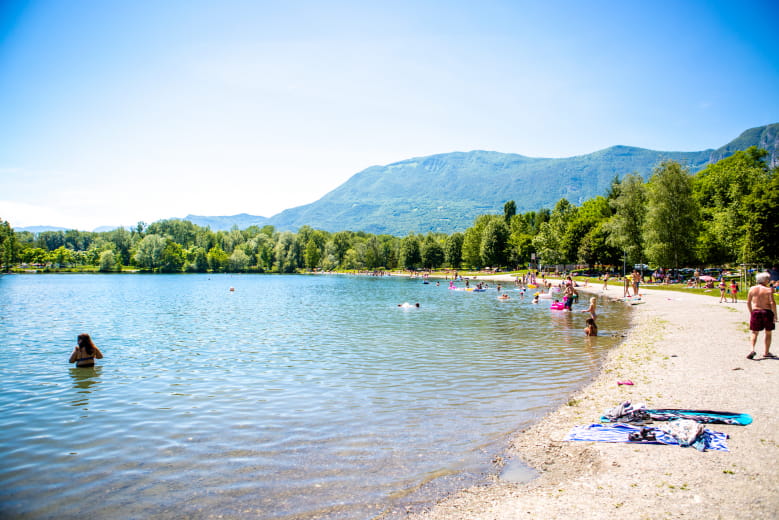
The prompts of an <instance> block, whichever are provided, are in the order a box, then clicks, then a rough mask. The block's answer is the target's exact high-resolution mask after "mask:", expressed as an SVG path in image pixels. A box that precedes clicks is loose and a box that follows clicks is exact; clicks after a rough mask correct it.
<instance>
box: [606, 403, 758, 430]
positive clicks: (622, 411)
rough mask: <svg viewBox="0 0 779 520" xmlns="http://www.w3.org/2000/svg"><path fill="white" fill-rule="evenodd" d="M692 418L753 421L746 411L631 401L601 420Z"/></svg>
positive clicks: (709, 421)
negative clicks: (659, 406)
mask: <svg viewBox="0 0 779 520" xmlns="http://www.w3.org/2000/svg"><path fill="white" fill-rule="evenodd" d="M675 419H690V420H693V421H695V422H698V423H701V424H735V425H740V426H746V425H747V424H751V423H752V416H751V415H749V414H746V413H735V412H719V411H714V410H690V409H684V408H657V409H649V408H645V407H644V405H643V404H640V405H636V406H633V405H631V404H630V401H625V402H624V403H622V404H619V405H617V406H615V407H614V408H611V409H610V410H606V412H605V413H604V414H603V416H602V417H601V418H600V420H601V422H621V423H630V422H643V421H648V420H652V421H673V420H675Z"/></svg>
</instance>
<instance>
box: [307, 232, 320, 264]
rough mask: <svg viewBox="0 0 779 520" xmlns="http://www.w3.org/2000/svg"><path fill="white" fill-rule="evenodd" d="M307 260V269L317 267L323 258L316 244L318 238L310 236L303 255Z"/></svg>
mask: <svg viewBox="0 0 779 520" xmlns="http://www.w3.org/2000/svg"><path fill="white" fill-rule="evenodd" d="M303 256H304V257H305V261H306V268H307V269H315V268H316V267H317V266H318V265H319V261H320V260H321V259H322V253H321V252H320V251H319V246H317V244H316V240H314V239H313V238H309V239H308V242H307V243H306V252H305V253H304V255H303Z"/></svg>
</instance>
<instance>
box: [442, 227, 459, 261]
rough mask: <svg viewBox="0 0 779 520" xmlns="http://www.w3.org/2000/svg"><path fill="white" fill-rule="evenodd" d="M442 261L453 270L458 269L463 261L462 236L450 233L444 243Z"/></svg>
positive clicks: (457, 233)
mask: <svg viewBox="0 0 779 520" xmlns="http://www.w3.org/2000/svg"><path fill="white" fill-rule="evenodd" d="M444 261H445V262H446V263H447V264H449V266H450V267H452V268H453V269H459V268H460V264H461V263H462V261H463V234H462V233H459V232H456V233H452V234H451V235H449V236H448V237H446V240H445V241H444Z"/></svg>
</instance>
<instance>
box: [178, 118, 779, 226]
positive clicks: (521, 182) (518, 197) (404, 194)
mask: <svg viewBox="0 0 779 520" xmlns="http://www.w3.org/2000/svg"><path fill="white" fill-rule="evenodd" d="M750 146H758V147H760V148H763V149H765V150H767V151H768V152H769V158H768V161H769V164H770V165H771V166H772V167H773V166H777V165H779V151H778V150H779V123H775V124H772V125H767V126H762V127H757V128H751V129H749V130H746V131H745V132H743V133H742V134H741V135H740V136H739V137H737V138H736V139H734V140H733V141H731V142H730V143H728V144H726V145H724V146H722V147H720V148H717V149H716V150H715V149H709V150H703V151H699V152H662V151H654V150H648V149H645V148H637V147H631V146H612V147H610V148H606V149H604V150H600V151H597V152H593V153H591V154H587V155H580V156H575V157H566V158H560V159H548V158H534V157H525V156H523V155H518V154H511V153H500V152H489V151H481V150H476V151H471V152H451V153H444V154H437V155H431V156H427V157H416V158H412V159H407V160H404V161H399V162H396V163H392V164H388V165H386V166H371V167H370V168H367V169H365V170H363V171H361V172H359V173H357V174H355V175H354V176H352V177H351V178H350V179H349V180H348V181H346V182H345V183H344V184H342V185H341V186H339V187H337V188H336V189H334V190H333V191H331V192H329V193H327V194H326V195H325V196H324V197H322V198H321V199H319V200H318V201H316V202H313V203H311V204H306V205H304V206H298V207H295V208H290V209H287V210H284V211H282V212H281V213H279V214H277V215H274V216H273V217H270V218H264V217H252V216H251V215H246V214H241V215H236V216H234V217H199V216H195V215H188V216H187V217H186V220H190V221H192V222H194V223H195V224H198V225H209V226H211V228H212V229H230V228H231V227H232V226H233V225H238V227H239V228H240V229H243V228H244V227H246V226H245V225H244V224H246V223H248V222H251V223H252V224H256V225H260V226H262V225H266V224H270V225H273V226H275V227H276V228H277V229H278V230H292V231H294V230H296V229H298V228H300V227H301V226H304V225H309V226H311V227H313V228H316V229H323V230H326V231H331V232H334V231H341V230H353V231H366V232H369V233H376V234H382V233H386V234H391V235H399V236H402V235H406V234H407V233H409V232H415V233H426V232H428V231H433V232H443V233H452V232H454V231H462V230H464V229H466V228H467V227H468V226H470V225H471V224H472V223H473V219H474V218H475V217H476V216H478V215H481V214H484V213H499V212H500V211H501V210H502V207H503V204H504V203H505V202H506V201H507V200H514V201H515V203H516V205H517V212H520V213H521V212H525V211H530V210H537V209H540V208H543V207H547V208H551V207H553V206H554V204H555V203H556V202H557V201H558V200H560V199H561V198H566V199H568V201H570V202H571V203H574V204H577V205H578V204H581V203H582V202H584V201H585V200H587V199H590V198H592V197H595V196H598V195H604V194H605V193H606V191H607V190H608V188H609V186H610V185H611V182H612V180H613V179H614V178H615V177H616V176H619V177H622V176H624V175H626V174H628V173H638V174H640V175H641V176H643V177H644V178H648V177H649V175H650V174H651V172H652V169H653V168H654V167H655V166H657V165H658V164H659V163H660V162H661V161H664V160H669V159H670V160H674V161H677V162H679V163H681V164H682V165H684V166H687V167H688V168H689V169H690V171H691V172H693V173H694V172H697V171H699V170H701V169H703V168H704V167H705V166H706V165H707V164H710V163H714V162H717V161H719V160H720V159H723V158H725V157H728V156H730V155H732V154H733V153H734V152H736V151H737V150H746V149H747V148H749V147H750ZM249 225H251V224H249Z"/></svg>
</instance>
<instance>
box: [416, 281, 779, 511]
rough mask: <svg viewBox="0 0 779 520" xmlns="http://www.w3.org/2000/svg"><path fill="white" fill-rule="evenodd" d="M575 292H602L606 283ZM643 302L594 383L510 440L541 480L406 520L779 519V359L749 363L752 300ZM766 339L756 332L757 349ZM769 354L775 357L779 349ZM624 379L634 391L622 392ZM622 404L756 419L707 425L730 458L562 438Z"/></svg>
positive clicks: (453, 499)
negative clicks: (721, 437)
mask: <svg viewBox="0 0 779 520" xmlns="http://www.w3.org/2000/svg"><path fill="white" fill-rule="evenodd" d="M479 278H480V279H490V280H492V281H508V280H513V278H512V277H511V276H509V275H491V276H484V277H479ZM621 289H622V288H621V286H616V285H613V286H611V287H610V288H609V290H608V291H607V292H606V293H605V296H607V297H608V298H612V299H616V298H618V297H619V296H620V295H621ZM579 290H580V291H581V292H589V293H594V294H602V291H601V287H600V284H598V285H595V284H591V285H590V286H589V287H580V288H579ZM641 294H642V300H641V301H642V303H644V304H643V305H636V306H634V308H633V314H634V315H633V317H632V321H631V327H630V329H629V331H628V332H627V334H626V337H625V339H624V341H622V342H621V343H620V344H619V345H618V346H617V347H615V348H614V349H612V351H611V352H609V354H608V355H607V356H606V359H605V361H604V362H603V365H602V366H601V369H600V372H599V374H598V375H597V376H596V377H595V379H594V380H593V381H592V382H590V383H589V384H587V385H586V386H585V387H584V388H582V389H581V390H579V391H577V392H575V393H573V394H572V395H571V397H570V398H569V400H568V402H567V404H564V405H562V406H560V407H559V408H557V409H556V410H554V411H552V412H550V413H549V414H547V415H546V416H544V417H543V418H541V419H540V420H539V421H538V422H537V423H535V424H534V425H532V426H531V427H529V428H527V429H525V430H522V431H518V432H515V433H514V434H512V435H511V436H510V440H509V443H508V448H507V451H506V452H505V456H506V457H507V458H509V459H510V460H517V461H520V462H522V463H523V464H526V465H527V466H530V467H531V468H532V469H534V470H535V471H537V472H538V476H537V477H536V478H535V479H533V480H531V481H530V482H527V483H512V482H507V481H505V480H501V479H500V478H498V477H492V478H491V479H490V483H489V484H487V485H475V486H472V487H469V488H467V489H462V490H460V491H458V492H456V493H453V494H451V495H448V496H446V497H444V498H442V499H440V500H439V501H438V502H437V503H436V504H435V505H433V506H431V507H429V508H427V509H425V510H423V511H418V512H416V513H414V514H410V515H407V517H406V518H410V519H414V520H452V519H463V520H466V519H468V520H476V519H485V520H486V519H495V520H497V519H515V518H558V519H559V518H563V519H564V518H571V519H574V518H575V519H577V520H579V519H581V518H588V519H590V518H593V519H600V518H603V519H607V518H608V519H609V520H611V519H613V517H614V515H615V514H619V515H638V516H637V517H638V518H698V517H701V516H703V515H706V516H709V517H712V518H723V519H731V518H738V519H740V518H744V519H747V518H749V519H755V518H776V517H778V516H779V494H777V493H776V490H775V483H776V482H779V417H777V414H776V411H775V408H776V405H777V404H779V398H777V397H775V395H774V391H775V388H774V386H775V385H776V382H777V376H779V360H774V359H761V358H760V357H758V358H756V359H755V360H752V361H750V360H748V359H746V354H747V353H748V352H749V350H750V349H749V331H748V315H747V309H746V303H745V302H744V301H740V302H738V303H718V299H717V298H715V297H711V296H703V295H697V294H686V293H683V292H676V291H660V290H654V291H653V290H652V289H651V288H646V289H644V288H642V290H641ZM614 304H622V303H619V302H615V303H614ZM579 306H580V307H581V304H580V305H579ZM775 335H776V334H775ZM762 339H763V336H762V334H761V335H760V338H759V339H758V347H761V348H759V349H758V351H759V352H762ZM772 351H773V352H775V353H778V354H779V341H777V340H774V342H773V347H772ZM622 379H630V380H632V381H633V382H634V385H633V386H619V385H617V381H618V380H622ZM624 401H631V402H632V403H634V404H639V403H644V404H646V405H647V407H651V408H695V409H708V410H720V411H732V412H740V413H748V414H750V415H752V417H753V419H754V422H753V423H752V424H750V425H748V426H732V425H721V424H712V425H708V426H707V427H708V428H709V429H711V430H714V431H718V432H723V433H726V434H728V435H729V436H730V438H729V439H728V441H727V444H728V448H729V449H730V451H729V452H714V451H707V452H703V453H702V452H699V451H697V450H695V449H694V448H680V447H678V446H665V445H653V444H628V443H605V442H582V441H563V440H562V439H563V438H564V437H565V435H566V434H567V433H568V432H569V431H570V430H571V428H573V427H574V426H579V425H586V424H591V423H597V422H599V421H598V419H599V417H600V415H602V413H603V412H604V411H605V410H607V409H609V408H612V407H614V406H616V405H618V404H620V403H622V402H624ZM659 424H662V423H655V424H654V426H657V425H659Z"/></svg>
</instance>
